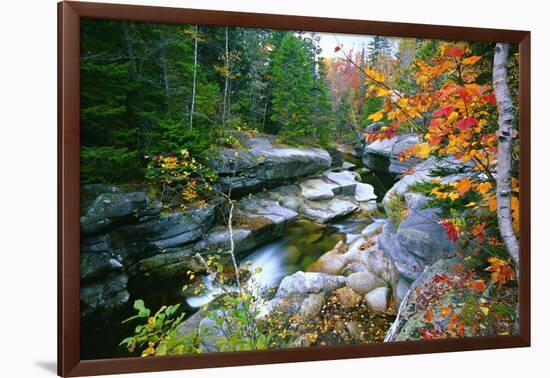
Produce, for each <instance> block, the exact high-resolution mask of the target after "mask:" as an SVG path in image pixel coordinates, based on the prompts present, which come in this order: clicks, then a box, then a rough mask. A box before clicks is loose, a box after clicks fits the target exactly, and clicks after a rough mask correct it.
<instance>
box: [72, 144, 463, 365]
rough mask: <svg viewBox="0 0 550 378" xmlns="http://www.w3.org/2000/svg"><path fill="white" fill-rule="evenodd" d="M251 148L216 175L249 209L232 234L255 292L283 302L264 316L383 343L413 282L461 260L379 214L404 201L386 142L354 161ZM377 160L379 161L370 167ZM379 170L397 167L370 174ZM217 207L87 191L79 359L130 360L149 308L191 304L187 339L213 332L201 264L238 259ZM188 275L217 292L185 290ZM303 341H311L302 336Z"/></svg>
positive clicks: (424, 231)
mask: <svg viewBox="0 0 550 378" xmlns="http://www.w3.org/2000/svg"><path fill="white" fill-rule="evenodd" d="M408 138H409V139H411V137H408ZM243 142H244V143H245V145H246V148H245V149H229V148H227V149H222V150H220V151H219V154H218V155H217V156H216V157H215V158H214V159H213V161H212V163H211V164H212V166H213V167H215V168H216V169H217V170H218V171H219V172H220V180H219V185H220V189H221V190H225V189H227V187H228V186H231V187H232V188H235V192H233V193H234V195H236V196H238V197H237V198H239V199H238V201H237V204H236V207H235V222H234V225H233V239H234V243H235V255H236V258H237V260H238V263H239V264H240V265H241V266H242V265H243V264H244V263H245V261H250V262H251V264H252V268H249V269H250V271H251V272H254V271H255V268H256V267H258V268H261V271H258V272H256V273H252V274H253V280H254V281H255V282H257V283H259V284H260V286H261V287H264V288H271V287H273V288H275V289H276V291H275V293H274V294H273V295H270V296H267V297H266V304H265V306H264V308H263V309H262V311H263V312H265V313H266V314H269V313H273V312H274V311H281V310H282V311H284V312H285V313H287V314H296V315H297V316H299V317H300V319H301V320H300V321H301V322H302V324H306V323H308V322H309V323H315V322H317V321H319V319H320V318H319V317H320V316H321V314H323V315H322V316H324V317H327V316H329V315H328V314H332V315H330V316H332V318H331V319H332V320H331V322H332V323H331V324H334V327H336V328H337V329H339V331H338V334H339V336H338V339H334V336H333V335H332V334H330V335H329V334H327V335H324V336H321V338H320V339H319V340H320V341H317V343H321V345H324V344H327V343H328V344H330V343H338V342H341V341H342V340H348V341H350V340H352V342H371V341H382V340H383V337H384V334H385V332H386V330H387V329H388V328H389V326H390V324H391V321H392V319H393V317H395V313H396V310H397V309H398V308H399V305H400V303H401V301H402V300H403V298H404V297H405V296H406V294H407V292H408V289H409V287H410V285H411V283H412V282H413V281H414V280H415V279H416V278H417V275H419V274H420V273H421V270H422V269H423V268H424V266H428V265H430V264H431V263H433V262H435V261H436V260H437V259H439V258H441V257H442V256H444V255H445V253H446V252H448V251H451V250H452V248H451V247H450V246H447V245H446V244H442V241H445V240H446V238H444V234H443V235H440V232H441V230H440V228H441V227H440V226H438V225H437V224H436V225H435V226H434V225H433V224H430V223H426V222H424V223H422V222H419V220H421V219H423V218H418V219H416V220H415V218H414V217H411V218H412V219H411V222H409V223H407V222H403V224H401V225H397V227H396V225H395V221H394V220H392V219H388V220H386V219H385V214H384V213H385V211H384V208H383V206H384V205H383V204H387V203H388V201H389V196H390V195H393V194H392V193H394V192H395V191H396V190H399V188H400V186H399V184H400V181H397V179H398V177H397V176H396V174H397V173H400V171H401V168H398V169H396V168H395V166H396V165H395V164H394V165H393V168H392V164H391V163H389V162H391V161H393V160H392V156H394V155H392V152H391V148H394V146H395V145H397V146H400V144H399V143H398V141H396V143H393V144H391V143H386V144H387V145H388V146H390V147H389V148H390V151H389V152H388V151H382V152H377V150H376V149H375V148H370V149H369V148H368V146H366V148H365V149H361V150H360V153H359V154H358V153H356V151H355V150H354V149H353V148H341V149H340V150H338V149H336V150H333V151H326V150H322V149H316V148H294V147H285V146H282V147H281V146H276V145H274V144H273V143H272V141H271V139H270V138H269V137H254V138H244V139H243ZM409 142H410V141H409V140H408V139H407V141H405V142H404V143H409ZM388 146H382V147H381V148H385V147H388ZM374 147H376V146H374ZM378 147H380V146H378ZM399 148H400V147H399ZM342 151H343V152H342ZM372 154H377V155H376V157H375V158H374V159H373V157H372ZM231 159H233V161H231ZM380 159H388V164H385V165H382V166H380V165H373V164H372V162H373V160H374V161H376V162H380ZM235 160H236V161H235ZM394 160H395V159H394ZM230 163H231V164H230ZM363 163H365V165H366V166H365V165H364V164H363ZM369 164H370V168H369ZM230 165H231V166H232V167H233V169H232V170H230V169H229V168H228V167H229V166H230ZM235 167H236V168H235ZM235 171H237V173H238V175H236V172H235ZM406 178H407V179H408V180H411V178H410V176H406ZM396 181H397V182H396ZM394 184H395V185H394ZM387 192H388V193H387ZM403 194H406V193H401V192H400V193H399V195H403ZM406 197H407V200H406V205H407V206H413V207H414V206H416V212H418V213H421V212H423V211H424V210H423V209H422V208H421V200H422V199H421V198H417V197H414V196H413V195H412V194H411V195H408V194H406ZM217 206H218V205H217V204H216V203H208V204H207V206H205V207H202V208H191V209H188V210H182V211H176V212H170V213H164V212H163V211H162V204H160V203H159V202H158V201H156V200H154V199H151V198H149V197H148V195H147V194H146V192H145V191H124V190H122V189H120V188H116V187H108V186H104V185H90V186H87V187H84V188H83V197H82V210H83V211H82V217H81V235H82V248H81V312H82V327H81V328H82V333H83V336H82V340H86V342H85V344H83V345H82V358H84V359H91V358H107V357H117V356H127V355H128V354H127V352H125V351H123V350H122V348H120V347H118V346H117V344H118V343H119V342H120V340H121V339H122V337H123V336H126V335H128V334H129V333H131V332H132V327H130V326H128V325H121V324H120V322H121V320H123V319H124V318H126V317H128V316H129V315H131V312H132V303H133V301H134V300H135V299H138V298H141V299H144V301H145V303H147V305H148V307H149V308H151V309H155V308H159V307H160V306H162V305H165V304H174V303H181V304H182V307H181V310H182V311H185V313H186V314H188V316H191V317H190V318H189V319H188V320H187V321H185V322H184V323H183V326H182V332H189V331H193V330H194V329H196V327H199V326H200V324H201V322H204V321H205V318H204V312H203V311H202V310H201V309H202V308H204V307H205V306H207V305H208V304H209V303H210V302H211V301H212V300H213V299H214V298H215V297H216V295H217V293H218V292H219V291H218V288H216V287H215V286H212V285H210V283H209V282H208V276H207V275H206V274H204V269H205V266H204V264H203V261H204V258H205V257H207V256H209V255H210V254H215V253H219V252H220V251H223V250H227V249H229V240H230V238H229V233H228V229H227V226H226V225H224V223H223V222H221V221H220V214H219V213H220V211H219V209H217ZM422 216H423V217H430V216H433V214H424V215H422ZM422 224H423V226H422ZM438 227H439V228H438ZM410 232H413V233H415V235H416V234H419V236H422V237H421V238H420V239H419V240H421V244H422V245H419V242H418V241H416V239H415V240H412V239H410V238H409V239H408V238H407V237H403V235H405V236H406V235H407V233H410ZM423 235H425V237H423ZM447 244H448V243H447ZM441 245H442V246H441ZM189 271H192V272H195V273H196V277H197V278H196V280H201V281H202V282H203V283H204V284H206V286H207V289H208V290H207V292H204V293H201V294H200V295H194V294H193V293H190V292H189V291H187V292H186V291H182V286H183V284H184V283H185V281H186V272H189ZM413 271H414V273H411V272H413ZM417 272H418V274H417ZM334 306H336V307H334ZM342 313H344V314H345V316H344V320H340V317H341V316H342V315H341V314H342ZM354 314H355V315H354ZM365 317H366V319H367V320H365ZM334 319H336V320H334ZM323 321H326V319H323ZM193 325H194V326H193ZM306 328H307V327H306ZM304 335H310V331H308V330H307V329H305V328H304V331H303V335H302V336H304ZM342 335H343V336H342ZM317 337H318V336H317V335H316V336H315V338H316V339H317ZM323 337H324V338H323ZM309 345H312V344H311V340H310V338H309V336H308V337H306V336H304V337H303V338H302V337H299V338H298V340H296V346H309ZM315 345H318V344H315ZM205 349H206V350H209V348H208V347H207V346H205ZM210 350H215V349H212V348H210Z"/></svg>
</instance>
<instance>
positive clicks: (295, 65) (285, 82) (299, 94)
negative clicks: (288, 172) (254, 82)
mask: <svg viewBox="0 0 550 378" xmlns="http://www.w3.org/2000/svg"><path fill="white" fill-rule="evenodd" d="M273 85H274V89H273V114H272V116H271V118H272V120H273V121H274V122H276V123H277V124H278V126H279V128H280V134H281V136H282V137H283V138H284V139H285V140H287V141H289V142H294V143H300V142H304V141H305V139H306V138H307V137H311V136H312V135H313V134H314V130H313V117H312V113H313V89H314V85H315V83H314V78H313V70H312V62H311V59H310V57H309V56H308V53H307V51H306V49H305V46H304V43H303V42H302V41H301V40H300V39H299V38H298V37H297V36H295V35H293V34H291V33H289V34H287V35H286V36H285V37H284V38H283V40H282V41H281V46H280V47H279V49H278V50H277V52H276V53H275V57H274V59H273Z"/></svg>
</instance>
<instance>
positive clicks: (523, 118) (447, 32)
mask: <svg viewBox="0 0 550 378" xmlns="http://www.w3.org/2000/svg"><path fill="white" fill-rule="evenodd" d="M81 17H89V18H104V19H124V20H133V21H153V22H163V23H181V24H185V23H190V24H193V23H197V24H206V25H224V26H240V27H252V28H273V29H290V30H307V31H318V32H321V31H324V32H327V31H328V32H335V33H349V34H370V35H372V34H377V35H386V36H399V37H418V38H435V39H448V40H475V41H488V42H508V43H518V44H519V48H520V109H521V111H520V139H519V140H520V152H521V159H520V206H521V225H520V230H521V238H520V244H521V251H520V254H521V266H520V277H521V280H520V306H519V309H520V317H519V319H520V328H519V329H520V332H519V335H511V336H488V337H471V338H458V339H444V340H434V341H429V342H423V341H421V342H418V341H404V342H392V343H377V344H363V345H342V346H327V347H315V348H300V349H280V350H269V351H250V352H231V353H208V354H204V355H189V356H173V357H172V356H170V357H155V358H115V359H106V360H80V276H79V271H80V269H79V264H80V260H79V256H80V228H79V227H80V223H79V211H80V160H79V159H80V155H79V151H80V60H79V56H80V18H81ZM530 50H531V45H530V32H528V31H515V30H499V29H481V28H467V27H456V26H439V25H421V24H407V23H394V22H379V21H360V20H346V19H334V18H317V17H315V18H314V17H300V16H283V15H272V14H259V13H241V12H226V11H211V10H196V9H180V8H166V7H148V6H134V5H115V4H100V3H78V2H61V3H59V4H58V374H59V375H60V376H64V377H65V376H82V375H100V374H112V373H132V372H148V371H160V370H177V369H197V368H208V367H220V366H236V365H251V364H270V363H282V362H298V361H315V360H329V359H332V360H334V359H344V358H361V357H374V356H390V355H398V354H416V353H434V352H450V351H465V350H478V349H494V348H511V347H527V346H529V345H530V332H531V330H530V327H531V325H530V317H531V314H530V264H531V263H530V249H531V247H530V185H531V178H530V169H531V162H530V143H531V142H530V138H531V137H530V133H531V131H530V123H531V114H530V106H531V98H530V80H531V77H530V76H531V71H530V60H531V55H530V54H531V51H530Z"/></svg>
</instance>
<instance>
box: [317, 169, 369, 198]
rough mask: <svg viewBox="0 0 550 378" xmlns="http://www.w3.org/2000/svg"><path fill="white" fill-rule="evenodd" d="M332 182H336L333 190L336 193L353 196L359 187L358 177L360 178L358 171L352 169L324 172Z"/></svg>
mask: <svg viewBox="0 0 550 378" xmlns="http://www.w3.org/2000/svg"><path fill="white" fill-rule="evenodd" d="M323 176H324V177H326V178H327V179H328V180H329V181H330V182H332V183H333V184H334V187H333V188H332V191H333V192H334V194H341V195H344V196H352V195H353V194H354V193H355V189H356V187H357V181H356V180H357V179H358V178H360V177H359V175H358V174H357V173H354V172H351V171H341V172H334V171H329V172H325V173H324V174H323Z"/></svg>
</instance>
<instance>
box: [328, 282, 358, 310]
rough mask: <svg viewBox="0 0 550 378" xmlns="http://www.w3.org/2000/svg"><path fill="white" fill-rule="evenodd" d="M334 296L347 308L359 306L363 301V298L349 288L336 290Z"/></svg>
mask: <svg viewBox="0 0 550 378" xmlns="http://www.w3.org/2000/svg"><path fill="white" fill-rule="evenodd" d="M334 294H335V295H336V298H338V302H339V303H340V304H341V305H342V306H343V307H345V308H349V307H353V306H355V305H358V304H359V303H361V301H362V300H363V297H362V296H361V295H360V294H357V293H356V292H355V291H353V289H350V288H349V287H341V288H339V289H336V291H335V292H334Z"/></svg>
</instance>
